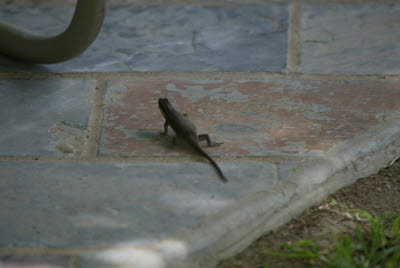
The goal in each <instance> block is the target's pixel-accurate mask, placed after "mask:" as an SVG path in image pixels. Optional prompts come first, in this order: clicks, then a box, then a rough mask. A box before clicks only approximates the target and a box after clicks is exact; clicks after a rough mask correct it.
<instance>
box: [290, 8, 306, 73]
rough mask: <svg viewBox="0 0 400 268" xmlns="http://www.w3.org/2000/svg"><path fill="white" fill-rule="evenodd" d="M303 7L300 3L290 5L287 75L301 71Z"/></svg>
mask: <svg viewBox="0 0 400 268" xmlns="http://www.w3.org/2000/svg"><path fill="white" fill-rule="evenodd" d="M301 10H302V6H301V4H300V3H298V2H293V3H291V4H290V8H289V27H288V49H287V63H286V68H287V73H288V74H296V73H299V71H300V53H301V52H300V48H301V36H300V32H301V29H300V28H301V15H302V11H301Z"/></svg>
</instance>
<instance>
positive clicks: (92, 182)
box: [0, 162, 276, 247]
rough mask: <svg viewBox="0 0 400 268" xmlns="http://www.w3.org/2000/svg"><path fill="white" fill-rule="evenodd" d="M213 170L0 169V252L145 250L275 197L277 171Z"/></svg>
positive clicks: (247, 166) (201, 166)
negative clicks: (235, 207)
mask: <svg viewBox="0 0 400 268" xmlns="http://www.w3.org/2000/svg"><path fill="white" fill-rule="evenodd" d="M220 165H221V168H222V169H223V171H224V172H225V173H226V176H227V177H228V178H229V179H230V181H229V182H228V183H226V184H225V183H222V182H221V181H219V179H218V177H217V174H216V172H215V170H214V169H213V168H212V167H211V166H210V165H209V164H208V163H200V162H198V163H130V164H129V163H125V164H123V163H115V164H114V163H34V162H33V163H32V162H31V163H22V162H0V177H1V178H2V179H1V181H0V203H1V204H2V206H1V207H0V237H1V240H0V246H6V245H15V246H23V245H24V246H32V247H35V246H85V245H105V244H107V245H110V246H111V245H112V244H113V243H118V244H119V243H140V242H143V239H145V240H152V239H157V238H159V237H162V235H164V234H169V235H171V234H172V233H174V232H176V231H181V230H182V229H183V228H185V227H187V226H193V225H195V224H199V223H200V222H201V221H202V220H204V218H205V217H206V216H209V215H212V214H214V213H217V212H218V211H220V210H221V209H223V208H226V207H227V206H229V205H232V204H233V203H234V202H235V201H238V200H239V199H241V198H244V196H247V195H249V194H250V195H251V194H252V193H255V192H260V191H264V190H268V189H269V188H270V187H271V185H272V184H273V183H274V181H275V179H276V178H275V175H274V170H275V167H274V165H272V164H268V163H246V162H241V163H233V162H222V163H220Z"/></svg>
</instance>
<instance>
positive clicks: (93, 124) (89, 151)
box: [83, 79, 107, 157]
mask: <svg viewBox="0 0 400 268" xmlns="http://www.w3.org/2000/svg"><path fill="white" fill-rule="evenodd" d="M106 83H107V82H106V80H105V79H98V80H97V81H96V89H95V94H94V96H93V99H92V105H91V109H90V116H89V123H88V128H87V130H86V135H87V138H86V141H85V144H84V150H83V156H84V157H95V156H96V155H97V151H98V146H99V139H100V134H101V125H102V121H103V109H104V107H103V106H104V105H103V103H104V95H105V92H106Z"/></svg>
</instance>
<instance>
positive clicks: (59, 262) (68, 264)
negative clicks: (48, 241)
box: [0, 255, 75, 268]
mask: <svg viewBox="0 0 400 268" xmlns="http://www.w3.org/2000/svg"><path fill="white" fill-rule="evenodd" d="M73 263H74V258H73V257H71V256H66V255H59V256H54V255H53V256H52V255H38V256H29V255H7V256H0V267H1V268H39V267H42V268H73V267H75V266H74V264H73Z"/></svg>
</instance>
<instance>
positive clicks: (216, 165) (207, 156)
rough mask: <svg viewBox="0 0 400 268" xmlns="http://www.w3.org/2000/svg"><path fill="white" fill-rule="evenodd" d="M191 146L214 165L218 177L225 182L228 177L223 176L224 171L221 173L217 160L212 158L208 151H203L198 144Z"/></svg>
mask: <svg viewBox="0 0 400 268" xmlns="http://www.w3.org/2000/svg"><path fill="white" fill-rule="evenodd" d="M193 148H195V150H196V151H197V152H198V153H199V154H200V155H201V156H203V157H204V158H206V159H207V160H208V161H210V163H211V164H212V165H213V166H214V167H215V169H216V170H217V172H218V175H219V177H220V179H221V180H222V181H223V182H225V183H227V182H228V179H227V178H226V177H225V175H224V173H222V170H221V168H220V167H219V166H218V164H217V162H215V161H214V159H212V158H211V157H210V156H209V155H208V153H207V152H206V151H204V150H203V149H202V148H201V147H200V146H193Z"/></svg>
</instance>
